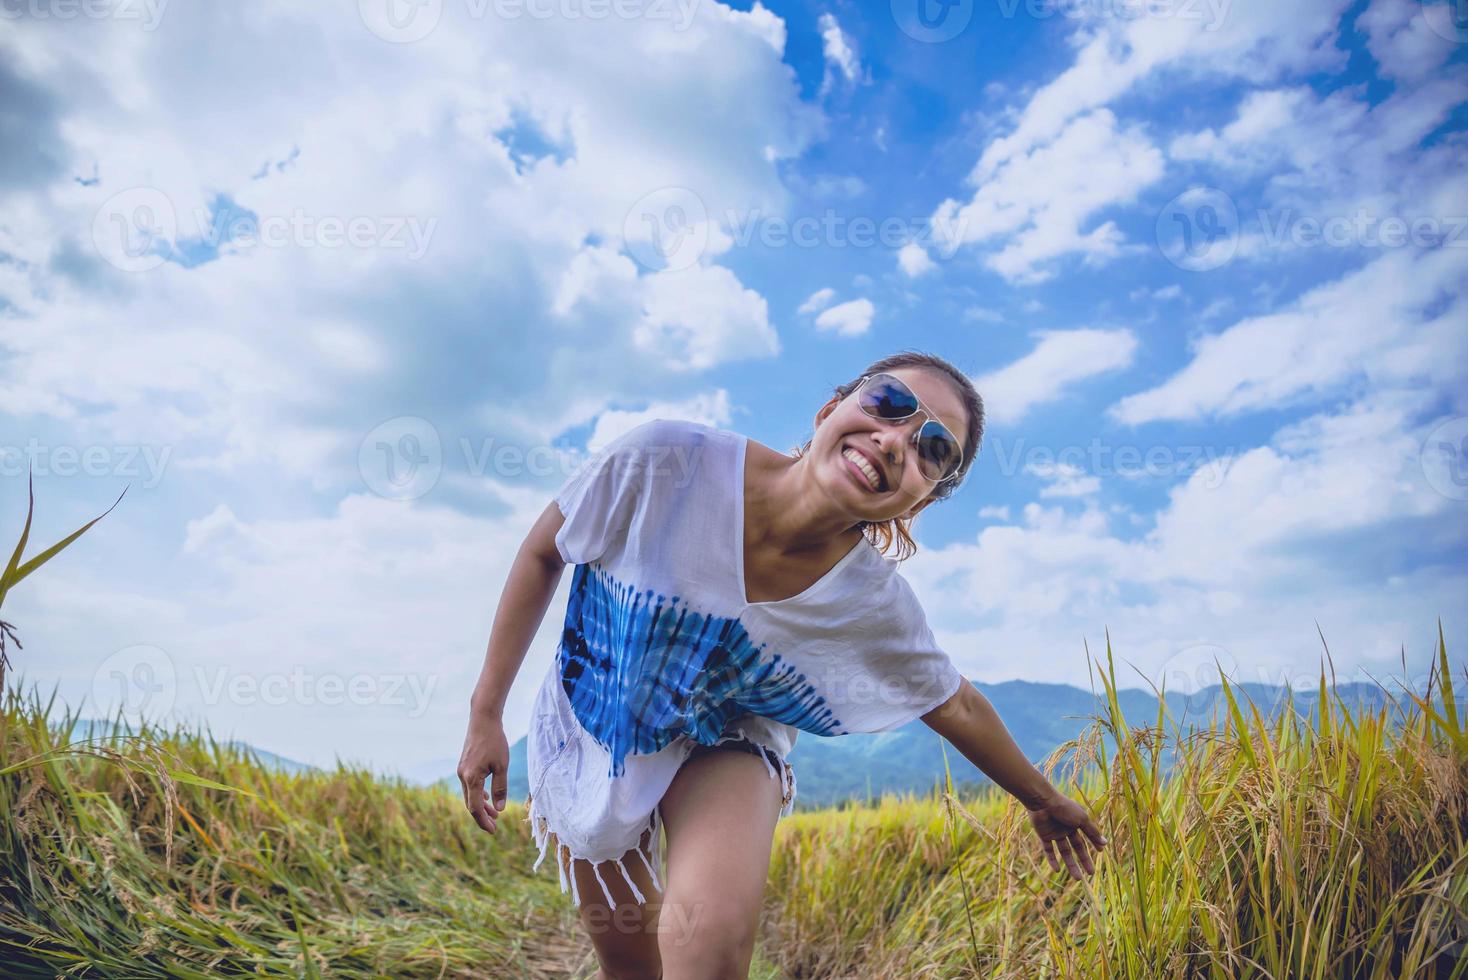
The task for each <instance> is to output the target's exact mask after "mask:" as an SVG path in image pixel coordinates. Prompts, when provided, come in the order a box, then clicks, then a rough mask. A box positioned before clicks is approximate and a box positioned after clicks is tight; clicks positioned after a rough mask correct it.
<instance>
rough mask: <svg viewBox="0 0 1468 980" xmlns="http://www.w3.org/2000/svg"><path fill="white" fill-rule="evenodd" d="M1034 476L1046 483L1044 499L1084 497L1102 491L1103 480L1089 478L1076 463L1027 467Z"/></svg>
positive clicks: (1054, 462)
mask: <svg viewBox="0 0 1468 980" xmlns="http://www.w3.org/2000/svg"><path fill="white" fill-rule="evenodd" d="M1025 470H1026V472H1028V473H1029V474H1030V475H1032V476H1036V477H1039V478H1040V479H1042V480H1045V481H1046V485H1045V486H1044V487H1041V488H1040V496H1041V497H1042V498H1043V497H1084V496H1088V495H1089V494H1093V493H1096V492H1098V491H1099V490H1100V489H1101V478H1100V477H1097V476H1088V475H1086V471H1085V470H1083V469H1081V468H1080V467H1079V466H1077V465H1076V464H1075V463H1065V462H1056V461H1050V462H1036V463H1030V464H1029V465H1027V466H1026V467H1025Z"/></svg>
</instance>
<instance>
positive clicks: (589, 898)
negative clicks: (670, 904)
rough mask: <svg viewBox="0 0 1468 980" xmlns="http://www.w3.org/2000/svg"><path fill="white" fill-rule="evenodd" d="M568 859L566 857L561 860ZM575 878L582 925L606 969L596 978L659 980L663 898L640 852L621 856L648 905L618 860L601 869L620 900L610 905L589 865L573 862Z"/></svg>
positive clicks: (647, 835)
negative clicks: (632, 886)
mask: <svg viewBox="0 0 1468 980" xmlns="http://www.w3.org/2000/svg"><path fill="white" fill-rule="evenodd" d="M651 837H652V831H651V830H644V831H643V832H642V840H641V842H640V846H641V847H642V848H643V850H644V853H646V852H647V849H648V847H649V846H650V843H651ZM562 860H563V861H564V860H565V859H564V858H562ZM571 865H572V868H573V873H574V874H575V875H576V893H577V894H578V895H579V896H580V897H581V906H580V909H579V912H580V915H581V927H582V928H583V929H585V930H586V934H587V935H588V936H590V937H591V945H592V947H593V948H594V949H595V950H596V959H597V963H598V964H600V966H601V970H600V971H599V972H598V973H597V980H658V978H659V977H661V976H662V966H661V963H660V961H659V958H658V907H659V904H660V903H661V901H662V896H661V895H660V894H659V893H658V890H657V889H656V888H655V887H654V886H653V883H652V877H651V876H650V875H649V874H648V871H647V865H645V864H643V863H642V858H640V857H638V856H637V851H635V850H632V851H628V852H627V853H626V854H624V855H622V867H625V868H626V869H627V871H628V872H629V873H630V874H631V875H632V880H633V881H635V882H636V883H637V890H638V891H640V892H642V896H643V898H644V899H646V901H645V902H638V901H637V896H635V895H634V894H633V893H632V889H631V888H629V887H627V882H626V881H625V880H624V879H623V877H622V870H621V868H618V867H617V862H615V861H603V862H601V864H599V865H597V868H599V869H600V871H601V879H602V881H605V882H606V883H607V888H608V889H609V890H610V891H611V893H612V898H613V899H615V900H616V904H615V905H608V904H607V899H606V895H605V894H603V893H602V888H601V881H598V880H597V877H596V872H595V871H594V870H593V869H592V865H591V862H590V861H572V862H571Z"/></svg>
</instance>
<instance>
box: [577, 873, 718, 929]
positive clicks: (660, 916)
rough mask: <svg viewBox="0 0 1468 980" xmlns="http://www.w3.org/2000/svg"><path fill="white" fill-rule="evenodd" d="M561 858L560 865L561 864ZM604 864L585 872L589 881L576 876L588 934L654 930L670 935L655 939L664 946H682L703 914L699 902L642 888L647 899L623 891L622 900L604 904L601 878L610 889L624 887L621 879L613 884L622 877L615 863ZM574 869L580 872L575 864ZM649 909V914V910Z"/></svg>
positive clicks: (701, 904) (701, 903)
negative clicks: (659, 896)
mask: <svg viewBox="0 0 1468 980" xmlns="http://www.w3.org/2000/svg"><path fill="white" fill-rule="evenodd" d="M564 863H565V862H564V860H563V861H562V865H563V866H564ZM607 863H608V865H609V868H610V870H608V868H601V869H598V870H597V871H587V872H585V877H586V878H589V879H590V880H589V881H586V880H583V879H581V878H578V879H577V892H578V893H579V894H580V896H581V917H582V924H583V926H584V927H585V928H586V931H587V932H588V933H590V934H592V935H598V934H605V933H609V932H611V933H617V934H619V935H632V934H634V933H639V932H651V933H656V934H657V935H659V936H671V938H670V939H659V940H658V942H659V944H661V945H665V946H686V945H687V944H688V943H691V942H693V940H694V939H695V938H696V935H695V932H694V930H695V929H697V928H698V921H699V919H701V918H703V905H704V903H703V902H665V901H661V900H659V899H657V898H653V897H652V896H650V895H647V891H646V889H639V890H641V891H643V894H644V897H646V899H647V901H645V902H643V903H641V904H638V903H636V902H634V901H633V898H634V896H633V895H632V893H631V891H630V890H628V891H627V897H626V899H625V900H622V901H619V902H618V903H617V905H616V907H615V908H612V907H610V906H608V905H607V904H606V900H605V896H604V895H603V894H602V891H601V882H603V881H605V882H606V884H607V887H608V888H609V889H612V890H613V893H614V894H615V892H616V891H617V890H620V889H625V887H626V886H625V883H623V884H617V883H616V882H617V881H618V879H620V878H621V877H622V875H621V872H619V871H617V869H616V866H615V865H613V864H611V863H610V862H607ZM622 864H623V865H624V866H625V867H628V868H635V867H641V866H642V863H641V862H640V861H635V860H634V861H630V862H629V861H625V860H624V861H623V862H622ZM576 871H577V872H578V873H579V872H581V868H580V867H578V868H577V869H576ZM598 873H599V874H600V878H598V877H597V874H598ZM650 913H651V914H650Z"/></svg>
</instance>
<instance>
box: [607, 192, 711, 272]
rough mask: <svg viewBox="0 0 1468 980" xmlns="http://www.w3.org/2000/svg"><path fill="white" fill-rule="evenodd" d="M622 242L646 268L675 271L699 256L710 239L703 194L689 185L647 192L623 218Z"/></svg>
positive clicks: (689, 264)
mask: <svg viewBox="0 0 1468 980" xmlns="http://www.w3.org/2000/svg"><path fill="white" fill-rule="evenodd" d="M622 243H623V246H624V247H625V248H626V249H627V252H628V254H630V255H631V256H632V257H633V258H634V259H636V260H637V262H638V264H640V265H641V266H643V267H644V268H646V269H653V270H662V271H665V272H673V271H676V270H679V269H686V268H688V267H689V266H691V265H693V264H694V263H695V262H697V261H698V260H699V257H700V256H702V255H703V253H704V251H705V250H706V249H707V248H708V243H709V216H708V209H707V208H706V207H704V204H703V198H701V197H699V196H698V195H697V194H696V193H694V192H693V191H691V190H689V189H688V188H687V187H661V188H658V189H657V190H655V191H653V192H651V193H649V194H644V195H643V196H642V197H640V198H638V199H637V201H636V202H634V203H633V205H632V207H630V208H628V209H627V214H626V216H625V217H623V218H622Z"/></svg>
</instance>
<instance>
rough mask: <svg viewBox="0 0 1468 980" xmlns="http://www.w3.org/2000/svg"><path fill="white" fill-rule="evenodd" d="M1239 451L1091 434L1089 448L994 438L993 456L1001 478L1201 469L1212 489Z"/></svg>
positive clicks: (1176, 473) (1172, 473)
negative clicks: (1106, 439) (1110, 439)
mask: <svg viewBox="0 0 1468 980" xmlns="http://www.w3.org/2000/svg"><path fill="white" fill-rule="evenodd" d="M1236 453H1237V447H1235V446H1225V447H1222V448H1220V447H1218V446H1210V445H1182V446H1172V445H1165V444H1161V443H1153V444H1151V445H1134V444H1131V443H1122V444H1119V445H1118V444H1114V443H1110V442H1103V441H1102V440H1101V439H1100V437H1092V439H1091V441H1090V442H1089V443H1087V444H1086V445H1084V446H1080V445H1066V446H1050V445H1044V444H1040V445H1033V446H1027V445H1026V444H1025V438H1024V436H1020V437H1019V438H1018V439H1016V440H1015V441H1014V444H1013V445H1012V446H1011V447H1009V448H1008V449H1007V450H1006V448H1005V445H1004V440H1003V438H1001V437H999V436H995V437H994V454H995V456H996V457H997V458H998V466H999V473H1000V475H1001V476H1014V475H1015V474H1017V473H1019V472H1021V471H1024V472H1036V473H1050V472H1062V471H1067V470H1068V471H1071V472H1075V473H1077V474H1078V475H1085V476H1119V477H1122V478H1124V479H1141V478H1144V477H1180V476H1188V475H1190V474H1192V473H1194V472H1198V471H1201V472H1202V473H1203V484H1202V485H1203V487H1204V489H1207V490H1216V489H1218V488H1219V487H1221V486H1222V485H1223V484H1224V481H1225V480H1226V478H1227V477H1228V471H1229V468H1230V467H1232V465H1233V461H1234V458H1235V455H1236Z"/></svg>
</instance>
